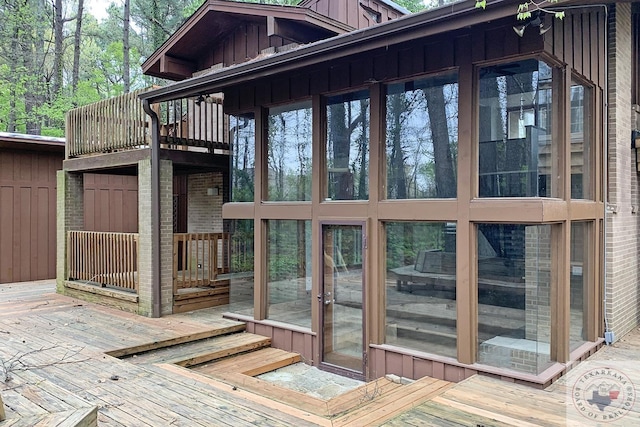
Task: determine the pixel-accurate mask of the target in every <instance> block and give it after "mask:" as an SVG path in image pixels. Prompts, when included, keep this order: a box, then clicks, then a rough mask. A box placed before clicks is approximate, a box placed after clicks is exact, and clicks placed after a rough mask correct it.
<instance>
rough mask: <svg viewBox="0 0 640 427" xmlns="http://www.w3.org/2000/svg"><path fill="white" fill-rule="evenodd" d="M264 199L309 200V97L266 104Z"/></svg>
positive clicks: (310, 131)
mask: <svg viewBox="0 0 640 427" xmlns="http://www.w3.org/2000/svg"><path fill="white" fill-rule="evenodd" d="M268 127H269V132H268V152H267V162H268V178H269V179H268V183H269V191H268V194H267V199H268V200H271V201H293V200H295V201H304V200H311V135H312V129H311V101H309V102H303V103H298V104H294V105H286V106H282V107H276V108H270V109H269V117H268Z"/></svg>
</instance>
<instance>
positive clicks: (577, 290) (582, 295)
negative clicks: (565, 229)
mask: <svg viewBox="0 0 640 427" xmlns="http://www.w3.org/2000/svg"><path fill="white" fill-rule="evenodd" d="M589 226H590V224H589V223H587V222H572V223H571V267H570V268H571V285H570V294H571V295H570V299H569V300H570V320H569V322H570V329H569V342H570V349H571V350H572V351H573V350H575V349H576V348H578V347H579V346H580V345H582V344H583V343H585V342H586V341H587V331H586V327H585V326H586V325H585V319H586V318H587V304H586V303H587V298H586V295H587V292H588V289H589V277H588V274H587V273H588V271H589V270H588V268H587V262H588V261H589V255H588V251H589V249H590V248H591V247H592V245H591V244H590V242H589V234H588V233H589Z"/></svg>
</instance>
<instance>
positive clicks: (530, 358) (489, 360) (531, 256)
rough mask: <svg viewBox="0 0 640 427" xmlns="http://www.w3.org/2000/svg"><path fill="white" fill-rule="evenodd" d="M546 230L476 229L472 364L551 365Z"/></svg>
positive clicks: (523, 368) (531, 369) (534, 370)
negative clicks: (475, 348)
mask: <svg viewBox="0 0 640 427" xmlns="http://www.w3.org/2000/svg"><path fill="white" fill-rule="evenodd" d="M551 247H552V245H551V226H550V225H523V224H479V225H478V246H477V250H478V362H480V363H484V364H487V365H492V366H496V367H500V368H507V369H512V370H516V371H520V372H525V373H529V374H534V375H536V374H540V373H541V372H542V371H544V370H545V369H546V368H548V367H549V366H551V360H550V342H551V293H550V291H551V257H552V254H551Z"/></svg>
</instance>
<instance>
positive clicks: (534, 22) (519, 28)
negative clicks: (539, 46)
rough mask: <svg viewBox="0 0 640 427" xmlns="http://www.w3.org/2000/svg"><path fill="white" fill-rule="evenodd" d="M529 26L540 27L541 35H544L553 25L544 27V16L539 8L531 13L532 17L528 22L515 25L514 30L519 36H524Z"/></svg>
mask: <svg viewBox="0 0 640 427" xmlns="http://www.w3.org/2000/svg"><path fill="white" fill-rule="evenodd" d="M528 26H531V27H537V28H538V29H539V32H540V35H543V34H544V33H546V32H547V31H549V30H550V29H551V25H549V26H548V27H547V28H544V16H543V15H542V13H540V11H539V10H536V11H534V12H532V13H531V19H529V21H528V22H525V23H524V24H522V25H515V26H514V27H513V31H514V32H515V33H516V34H517V35H518V37H522V36H523V35H524V30H525V28H527V27H528Z"/></svg>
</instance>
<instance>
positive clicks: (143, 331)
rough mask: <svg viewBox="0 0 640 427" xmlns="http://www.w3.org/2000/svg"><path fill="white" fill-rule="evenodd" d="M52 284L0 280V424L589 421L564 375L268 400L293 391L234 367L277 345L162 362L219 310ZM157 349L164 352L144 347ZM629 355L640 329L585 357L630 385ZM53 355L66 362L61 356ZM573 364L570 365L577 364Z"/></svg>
mask: <svg viewBox="0 0 640 427" xmlns="http://www.w3.org/2000/svg"><path fill="white" fill-rule="evenodd" d="M54 290H55V284H54V282H52V281H48V282H47V281H40V282H29V283H23V284H3V285H0V357H2V358H3V360H8V359H10V358H12V357H19V356H23V357H24V360H23V361H24V362H25V363H26V365H27V366H26V369H25V370H16V371H13V372H11V374H12V376H13V377H14V379H13V380H12V381H10V382H7V383H0V394H1V395H2V398H3V400H4V403H5V406H4V408H5V410H6V411H5V412H6V415H7V420H6V421H3V422H0V427H9V426H11V427H18V426H20V427H23V426H33V425H58V424H60V423H63V422H64V421H65V420H73V419H74V417H75V418H77V419H80V418H81V417H84V416H86V420H87V422H88V423H91V411H92V408H97V409H98V411H97V421H98V423H99V425H100V426H101V427H103V426H107V427H108V426H113V427H122V426H127V427H128V426H157V425H178V426H180V425H183V426H210V425H216V426H217V425H220V426H252V425H263V426H318V425H320V426H327V427H329V426H332V427H338V426H348V425H354V426H361V425H367V426H368V425H372V426H374V425H386V426H393V427H396V426H416V427H417V426H425V425H436V426H443V427H447V426H469V425H472V426H476V425H482V426H485V427H488V426H507V425H516V426H522V427H526V426H537V425H548V426H565V425H589V424H588V423H585V419H584V418H583V417H582V416H581V415H580V414H578V413H576V412H575V411H573V412H572V411H571V404H572V403H571V401H570V396H571V394H570V393H571V390H572V385H573V383H572V382H571V381H572V379H571V378H572V377H571V375H572V372H574V371H572V372H570V373H569V374H568V375H567V376H565V377H563V378H561V379H560V380H558V381H557V382H556V383H554V384H552V385H551V386H550V387H548V388H547V389H546V390H535V389H532V388H529V387H526V386H522V385H518V384H512V383H507V382H504V381H499V380H497V379H494V378H489V377H482V376H474V377H471V378H469V379H467V380H464V381H462V382H460V383H458V384H451V383H447V382H440V381H439V380H434V379H428V378H425V379H422V380H419V381H416V382H414V383H412V384H410V385H399V384H395V383H392V382H390V381H388V380H386V379H379V380H377V381H372V382H370V383H368V384H366V385H365V386H363V387H364V388H362V389H356V390H353V391H352V392H349V393H345V394H343V395H340V396H338V397H336V398H333V399H330V400H328V401H323V400H320V399H315V400H314V399H313V398H310V396H308V397H309V398H306V397H305V398H304V399H295V398H294V399H289V400H291V401H290V402H289V401H284V402H283V401H282V400H274V398H273V396H272V394H270V393H273V392H275V393H285V394H290V395H291V396H295V395H293V394H291V393H290V392H289V391H288V390H283V389H282V388H278V389H277V390H276V388H275V387H272V386H271V385H266V386H265V385H264V382H262V383H259V382H258V381H259V380H258V379H256V378H253V377H250V376H248V375H244V374H243V373H249V374H251V375H254V374H255V373H256V372H261V371H262V370H264V369H269V368H272V367H274V366H277V365H279V364H281V363H288V362H287V361H288V360H289V359H288V358H289V357H291V356H289V355H287V354H283V353H282V352H281V351H279V350H277V351H276V350H274V349H269V350H268V351H264V352H263V353H260V352H256V353H255V354H246V355H242V356H238V357H237V358H235V359H234V358H226V359H221V360H220V361H219V362H217V364H218V365H217V368H213V369H212V372H213V375H214V376H215V375H216V374H215V371H216V370H218V371H226V372H224V375H221V376H220V378H214V377H211V376H205V375H202V373H200V372H197V371H196V370H192V369H186V368H183V367H181V366H178V365H175V364H169V363H166V362H171V361H179V360H184V359H185V358H186V359H187V360H190V361H195V362H197V361H200V360H201V358H200V355H201V353H200V352H199V351H195V350H194V352H193V353H189V352H184V351H183V350H181V347H180V346H176V344H179V343H182V342H187V341H191V340H195V339H197V340H203V342H204V343H205V344H204V345H205V347H206V346H208V344H206V342H207V338H208V336H209V335H211V334H216V333H218V332H215V331H223V330H226V332H225V333H228V332H237V331H235V330H234V331H231V329H234V328H237V325H238V324H239V323H238V322H233V321H228V320H224V319H222V318H221V313H222V312H223V311H224V310H222V309H220V308H218V309H206V310H202V311H199V312H193V313H182V314H177V315H171V316H166V317H163V318H161V319H149V318H144V317H140V316H137V315H134V314H130V313H126V312H122V311H118V310H115V309H112V308H109V307H104V306H98V305H94V304H91V303H88V302H84V301H79V300H76V299H73V298H69V297H66V296H62V295H57V294H55V293H54ZM221 333H222V332H221ZM220 339H221V340H222V339H223V338H220ZM237 339H238V338H228V340H229V341H234V340H237ZM260 340H261V339H257V341H260ZM217 345H218V344H216V345H211V346H209V347H208V348H207V349H206V351H204V352H203V353H207V354H212V353H215V352H216V351H218V350H220V351H222V353H221V354H220V355H221V356H224V354H223V353H224V351H226V350H224V349H222V348H221V347H216V346H217ZM162 347H166V350H165V351H162V350H156V349H157V348H162ZM182 348H184V347H182ZM216 348H217V349H218V350H216ZM148 350H153V353H149V356H147V355H146V354H145V353H144V352H145V351H148ZM107 352H113V354H115V355H119V356H121V357H125V356H127V355H129V356H130V355H131V354H132V353H138V352H142V353H140V354H138V355H136V357H135V358H134V357H125V358H123V359H119V358H117V357H112V356H111V355H109V354H107ZM26 353H29V354H28V356H24V355H25V354H26ZM278 353H279V354H278ZM285 353H286V352H285ZM162 354H164V356H162V357H159V355H162ZM638 354H640V330H636V331H634V332H633V333H632V334H630V335H629V336H628V337H623V338H622V339H621V340H619V341H618V342H617V343H616V344H614V345H613V346H609V347H604V348H602V349H601V350H600V351H598V352H597V353H595V354H594V355H593V356H592V357H591V358H590V360H589V361H588V362H587V363H590V362H591V361H593V362H601V363H609V362H612V361H615V362H618V363H621V366H622V367H623V370H624V372H625V373H626V374H627V375H629V376H630V377H632V379H633V380H634V382H635V384H636V387H638V385H640V380H638V381H637V382H636V378H638V379H640V365H638V364H637V358H638ZM65 355H66V356H67V357H68V356H70V358H69V359H68V360H67V359H65V360H64V362H63V363H61V362H60V360H62V359H63V358H65V357H66V356H65ZM145 358H147V360H145ZM205 359H206V358H205ZM202 366H203V367H206V366H207V365H202ZM210 366H216V364H211V365H210ZM581 366H583V365H582V364H581V365H578V367H576V368H574V370H575V371H576V372H579V369H580V367H581ZM231 371H234V372H235V373H230V372H231ZM112 376H117V380H115V379H111V378H112ZM225 376H230V377H234V379H235V380H239V382H237V383H232V382H230V381H229V378H227V379H226V380H225V378H223V377H225ZM113 378H115V377H113ZM225 381H226V382H225ZM234 384H235V385H236V389H235V390H234V388H233V386H234ZM376 389H377V390H376ZM365 390H366V391H365ZM372 390H374V391H375V392H374V391H372ZM365 396H366V397H367V398H366V399H365V398H364V397H365ZM300 400H302V401H303V402H302V403H303V405H300V404H299V401H300ZM305 405H306V406H305ZM638 408H640V399H636V404H635V406H634V407H633V409H632V410H631V411H630V412H629V413H628V414H626V415H625V418H624V419H622V420H621V421H620V423H619V424H617V425H640V411H639V410H638ZM318 414H324V415H318ZM94 417H95V414H94ZM212 423H214V424H212ZM62 425H64V424H62ZM86 425H87V426H89V425H91V424H86ZM608 425H616V424H615V423H608ZM83 427H84V425H83Z"/></svg>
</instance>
